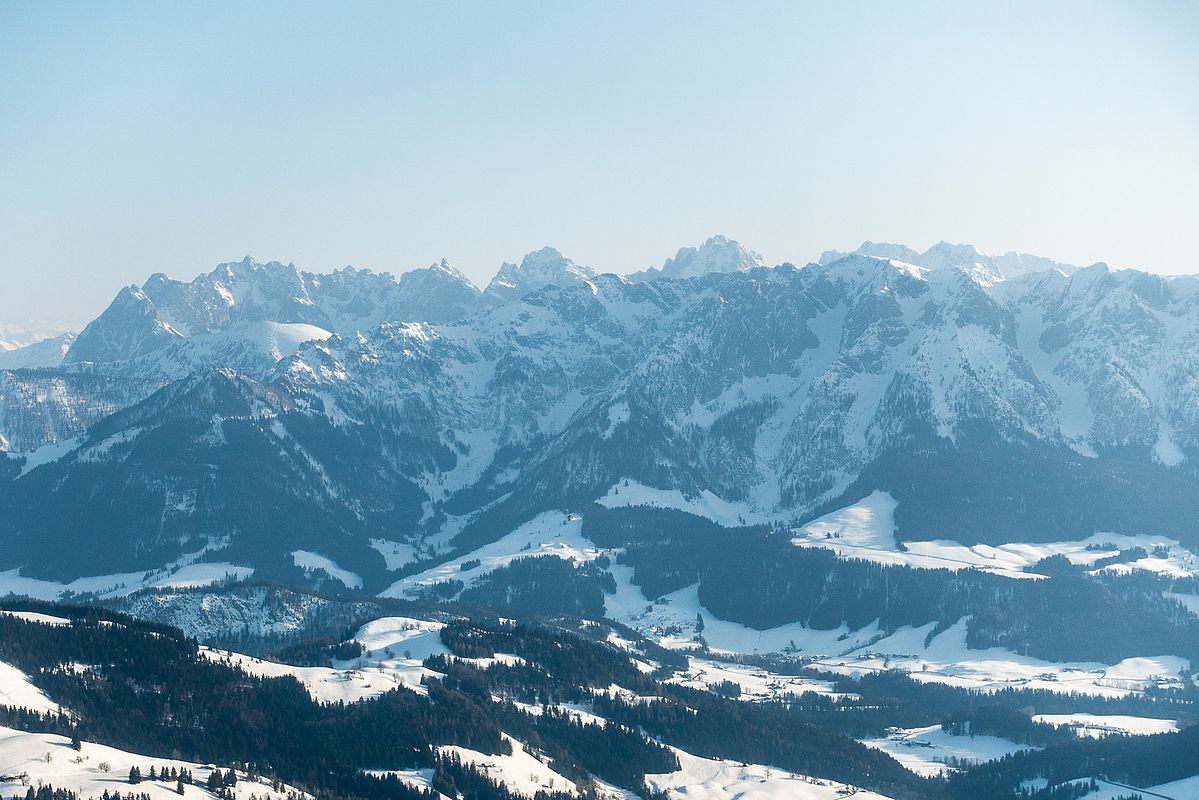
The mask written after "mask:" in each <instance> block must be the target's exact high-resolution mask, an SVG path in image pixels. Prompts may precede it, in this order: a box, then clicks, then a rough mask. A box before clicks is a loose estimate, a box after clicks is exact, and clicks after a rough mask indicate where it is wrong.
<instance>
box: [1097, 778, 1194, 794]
mask: <svg viewBox="0 0 1199 800" xmlns="http://www.w3.org/2000/svg"><path fill="white" fill-rule="evenodd" d="M1130 795H1139V796H1141V797H1143V798H1145V800H1196V798H1199V775H1194V776H1192V777H1190V778H1183V779H1182V780H1178V781H1171V782H1170V783H1161V784H1158V785H1157V786H1146V787H1145V788H1144V789H1140V790H1138V789H1132V788H1130V787H1128V786H1124V785H1122V784H1118V783H1110V782H1108V781H1100V782H1099V788H1098V789H1097V790H1095V791H1093V792H1090V793H1088V794H1084V795H1083V796H1082V797H1081V798H1080V799H1079V800H1117V798H1126V797H1129V796H1130Z"/></svg>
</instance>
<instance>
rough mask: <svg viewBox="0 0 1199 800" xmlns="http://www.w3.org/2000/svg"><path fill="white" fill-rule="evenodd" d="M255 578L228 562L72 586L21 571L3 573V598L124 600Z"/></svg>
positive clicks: (0, 575) (249, 570)
mask: <svg viewBox="0 0 1199 800" xmlns="http://www.w3.org/2000/svg"><path fill="white" fill-rule="evenodd" d="M253 574H254V570H253V568H251V567H242V566H238V565H236V564H229V563H225V562H220V563H196V564H187V565H185V566H181V567H177V568H176V567H170V568H164V569H157V570H148V571H142V572H124V573H117V574H113V575H97V576H94V577H88V578H79V579H77V580H74V581H71V582H70V583H58V582H57V581H46V580H41V579H39V578H27V577H24V576H22V575H21V570H20V569H10V570H7V571H5V572H0V595H5V594H9V593H12V594H19V595H25V596H27V597H32V598H35V599H38V600H57V599H59V598H61V597H62V596H63V595H64V594H65V593H67V592H71V593H73V594H96V595H100V596H101V597H122V596H124V595H128V594H132V593H134V592H136V591H138V590H139V589H187V588H190V587H194V586H208V585H210V584H213V583H217V582H219V581H223V580H225V579H226V578H229V577H232V578H234V579H236V580H244V579H246V578H248V577H250V576H251V575H253Z"/></svg>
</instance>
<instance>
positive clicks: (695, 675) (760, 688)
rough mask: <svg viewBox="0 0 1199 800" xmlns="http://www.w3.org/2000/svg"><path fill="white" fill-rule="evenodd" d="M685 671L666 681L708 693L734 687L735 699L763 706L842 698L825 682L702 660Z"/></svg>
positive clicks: (691, 661) (692, 662)
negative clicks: (804, 699)
mask: <svg viewBox="0 0 1199 800" xmlns="http://www.w3.org/2000/svg"><path fill="white" fill-rule="evenodd" d="M687 660H688V668H687V669H686V670H685V671H680V672H676V673H675V674H674V675H673V676H671V678H670V679H669V680H668V681H667V682H668V683H676V684H678V685H680V686H686V687H687V688H689V689H705V690H710V689H711V688H712V687H713V686H715V685H717V684H720V683H735V684H737V686H738V687H739V688H740V689H741V695H740V697H739V698H738V699H740V700H747V701H756V702H763V701H767V700H784V701H785V700H788V699H792V698H797V697H799V696H800V695H803V694H818V695H821V696H823V697H827V698H829V699H831V700H838V699H841V698H844V697H846V696H847V695H845V694H844V693H838V692H836V691H834V690H833V685H832V684H831V683H829V682H828V681H821V680H816V679H814V678H805V677H803V676H800V675H780V674H778V673H774V672H770V671H769V670H766V669H763V668H761V667H754V666H747V665H745V664H728V663H723V662H720V661H712V660H710V659H704V658H694V657H689V658H688V659H687Z"/></svg>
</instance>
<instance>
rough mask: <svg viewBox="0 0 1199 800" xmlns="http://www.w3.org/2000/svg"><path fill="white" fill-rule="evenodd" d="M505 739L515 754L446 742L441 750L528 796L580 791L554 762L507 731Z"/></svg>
mask: <svg viewBox="0 0 1199 800" xmlns="http://www.w3.org/2000/svg"><path fill="white" fill-rule="evenodd" d="M504 738H505V739H506V740H507V741H508V742H509V743H510V744H511V745H512V754H511V755H506V756H505V755H487V754H486V753H480V752H478V751H476V750H468V749H467V748H465V747H457V746H454V745H442V746H440V747H438V748H437V752H439V753H441V754H443V755H454V756H457V757H458V758H460V759H462V763H464V764H470V765H472V766H474V767H475V768H476V769H479V770H481V771H482V772H483V773H484V774H485V775H487V777H489V778H490V779H491V780H493V781H496V782H498V783H502V784H503V785H504V786H506V787H508V789H509V790H511V791H513V792H516V793H517V794H520V795H522V796H524V797H529V798H532V797H533V796H534V795H536V794H537V792H542V791H559V792H571V793H572V794H574V793H577V792H578V787H577V786H575V784H574V783H573V782H571V781H569V780H567V779H566V778H565V777H563V776H562V775H560V774H558V773H557V772H555V771H554V769H553V767H552V766H551V765H550V764H547V763H545V762H544V761H542V760H541V759H539V758H537V757H535V756H534V755H533V754H532V753H530V752H529V751H528V750H526V749H525V747H524V745H523V744H521V743H520V742H518V741H517V740H515V739H513V738H512V737H510V736H508V735H506V734H505V735H504Z"/></svg>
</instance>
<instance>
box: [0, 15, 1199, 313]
mask: <svg viewBox="0 0 1199 800" xmlns="http://www.w3.org/2000/svg"><path fill="white" fill-rule="evenodd" d="M351 8H352V10H353V12H355V13H353V14H350V15H348V16H334V15H332V14H330V13H329V10H328V9H327V8H325V7H322V6H320V5H319V4H304V3H299V4H291V3H288V4H273V3H263V4H258V5H255V6H253V7H249V8H243V7H238V6H234V5H231V4H219V3H218V4H210V5H199V4H195V5H190V4H175V5H170V6H161V7H154V6H144V5H122V4H105V5H103V6H100V5H90V4H84V3H78V4H71V3H63V4H55V5H44V4H33V3H10V4H5V5H3V6H0V102H3V103H4V106H5V107H6V108H9V109H14V110H16V113H13V114H12V115H11V118H10V119H8V120H6V124H4V125H3V126H0V147H2V148H3V151H4V152H5V153H7V154H8V158H7V159H6V160H5V163H4V166H3V172H2V173H0V241H2V242H4V246H3V248H0V277H2V278H3V285H4V287H5V291H4V292H2V293H0V323H6V324H13V323H21V322H25V321H28V320H37V319H41V320H55V321H59V320H61V321H63V322H65V323H67V324H68V325H69V326H71V327H78V326H80V325H82V324H84V323H85V322H86V321H88V320H89V319H91V318H92V317H94V316H95V315H96V314H98V313H99V312H100V311H101V310H103V308H104V307H105V306H106V305H107V304H108V302H109V301H110V300H111V298H112V296H113V294H114V293H115V292H116V291H117V290H118V289H119V288H120V287H121V286H124V285H128V284H131V283H138V284H140V283H141V282H142V281H144V280H145V278H146V277H147V276H148V275H150V274H151V273H153V272H165V273H166V274H168V275H171V276H172V277H176V278H180V279H190V278H192V277H194V276H195V275H198V274H200V273H202V272H207V271H209V270H211V269H212V268H213V266H215V265H216V264H218V263H221V262H226V261H230V260H238V259H240V258H241V257H242V256H244V255H246V254H247V253H248V254H250V255H252V256H253V257H254V258H255V259H257V260H261V261H269V260H279V261H282V262H284V263H286V262H289V261H290V262H294V263H296V264H297V265H298V266H300V267H301V268H303V269H305V270H309V271H313V272H327V271H330V270H332V269H336V268H340V267H342V266H346V265H353V266H356V267H365V268H369V269H372V270H375V271H388V272H392V273H396V274H399V273H401V272H404V271H407V270H409V269H414V268H418V267H422V266H426V265H428V264H430V263H434V262H436V261H438V260H440V259H441V258H446V259H447V260H448V261H450V262H451V263H453V264H454V265H455V266H457V267H458V268H459V269H461V270H462V271H463V272H464V273H465V274H466V275H467V276H468V277H470V278H471V280H472V281H474V282H475V283H476V284H477V285H480V286H482V285H486V282H487V281H488V280H489V279H490V277H491V275H492V274H493V273H494V272H495V270H496V269H497V268H498V267H499V265H500V264H501V263H502V262H504V261H519V259H520V257H521V256H522V255H523V254H524V253H526V252H529V251H531V250H534V249H537V248H539V247H541V246H543V245H547V244H548V245H552V246H554V247H556V248H558V249H559V250H561V251H562V252H563V253H564V254H565V255H567V256H569V257H570V258H572V259H574V260H575V261H577V262H579V263H582V264H587V265H589V266H592V267H594V268H596V269H597V270H599V271H605V272H607V271H611V272H617V273H628V272H633V271H636V270H640V269H644V268H647V267H651V266H659V265H661V263H662V262H663V261H664V260H665V259H666V258H668V257H670V256H672V255H674V253H675V251H676V250H677V249H678V248H679V247H682V246H694V245H696V244H699V243H700V242H702V241H703V240H704V239H705V238H707V237H708V236H710V235H713V234H717V233H722V234H724V235H727V236H728V237H730V238H733V239H737V240H738V241H740V242H741V243H743V244H744V245H746V246H747V247H750V248H751V249H754V250H756V251H757V252H760V253H761V254H762V255H763V257H764V259H765V261H766V262H767V263H769V264H776V263H780V262H784V261H791V262H793V263H796V264H803V263H807V262H808V261H811V260H814V259H815V258H817V257H818V256H819V255H820V253H821V251H823V250H826V249H846V250H847V249H853V248H855V247H857V246H858V244H860V243H861V242H862V241H863V240H866V239H870V240H874V241H895V242H900V243H904V244H907V245H909V246H911V247H914V248H915V249H917V250H923V249H925V248H926V247H928V246H929V245H931V244H933V243H935V242H936V241H939V240H942V239H945V240H948V241H954V242H964V243H970V244H974V245H975V246H977V247H978V248H979V249H981V250H983V251H985V252H989V253H993V254H1001V253H1003V252H1006V251H1008V250H1016V251H1020V252H1028V253H1033V254H1037V255H1042V256H1046V257H1049V258H1052V259H1055V260H1058V261H1063V262H1071V263H1075V264H1079V265H1087V264H1091V263H1094V262H1096V261H1106V262H1108V263H1112V264H1115V265H1119V266H1124V267H1133V268H1137V269H1143V270H1147V271H1155V272H1161V273H1167V274H1180V273H1193V272H1199V263H1196V260H1195V258H1194V256H1193V254H1194V253H1195V252H1199V226H1195V225H1194V220H1195V219H1197V218H1199V84H1197V82H1196V81H1194V78H1193V76H1194V75H1196V74H1199V6H1195V5H1193V4H1187V3H1169V2H1163V3H1154V4H1138V5H1133V4H1126V3H1114V2H1113V3H1103V2H1098V3H1085V2H1063V3H1058V4H1053V5H1052V6H1042V5H1041V4H1035V3H1028V2H1024V3H1015V4H1006V5H1004V6H1002V7H983V6H981V5H974V4H971V5H970V6H967V7H964V6H961V5H959V4H948V3H934V2H922V3H915V4H910V5H906V6H903V7H900V6H882V5H872V4H866V3H847V4H838V5H837V6H836V7H823V6H807V5H800V4H790V3H779V4H759V5H754V6H751V7H748V8H735V9H734V8H729V7H727V6H720V5H708V4H701V5H699V6H692V5H686V6H684V5H673V4H659V5H653V6H648V7H624V6H562V5H555V4H542V3H521V4H517V5H511V6H508V5H505V6H502V7H493V6H488V5H485V4H467V5H463V6H454V7H445V6H415V5H387V4H377V5H376V4H366V3H360V4H356V5H353V6H352V7H351ZM1188 76H1189V77H1188Z"/></svg>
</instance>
